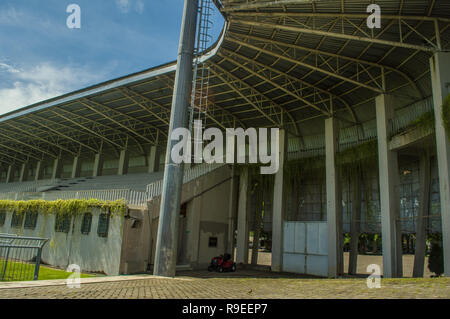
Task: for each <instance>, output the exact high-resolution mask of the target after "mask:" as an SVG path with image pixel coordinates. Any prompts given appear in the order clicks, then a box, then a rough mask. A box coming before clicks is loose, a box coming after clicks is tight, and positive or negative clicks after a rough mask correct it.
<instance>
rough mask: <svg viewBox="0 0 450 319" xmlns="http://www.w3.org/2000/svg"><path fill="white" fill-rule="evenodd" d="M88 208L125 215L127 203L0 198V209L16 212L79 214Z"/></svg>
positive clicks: (122, 201)
mask: <svg viewBox="0 0 450 319" xmlns="http://www.w3.org/2000/svg"><path fill="white" fill-rule="evenodd" d="M90 208H99V209H102V210H104V211H108V212H110V213H111V214H112V215H118V214H120V215H122V216H123V215H125V212H126V209H127V205H126V202H125V201H124V200H117V201H101V200H98V199H69V200H56V201H45V200H29V201H14V200H0V210H6V211H14V212H16V214H24V213H25V212H36V213H41V214H44V215H50V214H56V215H65V214H67V215H71V216H75V215H80V214H83V213H85V212H86V211H87V210H89V209H90Z"/></svg>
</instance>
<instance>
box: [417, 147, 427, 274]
mask: <svg viewBox="0 0 450 319" xmlns="http://www.w3.org/2000/svg"><path fill="white" fill-rule="evenodd" d="M419 184H420V193H419V210H418V213H417V224H416V227H417V228H416V249H415V255H414V269H413V277H416V278H417V277H423V271H424V268H425V253H426V250H427V247H426V240H427V239H426V233H427V230H426V222H425V218H426V217H427V215H428V209H429V207H430V155H429V154H428V152H424V154H422V155H421V156H420V169H419Z"/></svg>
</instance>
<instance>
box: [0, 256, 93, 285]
mask: <svg viewBox="0 0 450 319" xmlns="http://www.w3.org/2000/svg"><path fill="white" fill-rule="evenodd" d="M4 267H5V262H4V261H3V260H0V282H1V281H30V280H33V277H34V264H28V263H18V262H12V261H8V270H7V272H6V275H5V277H4V278H3V280H2V275H3V269H4ZM71 274H72V273H69V272H66V271H64V270H60V269H55V268H50V267H46V266H42V265H41V266H40V269H39V280H53V279H67V278H68V277H69V276H70V275H71ZM90 277H95V275H90V274H81V278H90Z"/></svg>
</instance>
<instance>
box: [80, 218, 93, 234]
mask: <svg viewBox="0 0 450 319" xmlns="http://www.w3.org/2000/svg"><path fill="white" fill-rule="evenodd" d="M91 226H92V214H91V213H85V214H84V215H83V221H82V222H81V233H82V234H83V235H89V233H90V232H91Z"/></svg>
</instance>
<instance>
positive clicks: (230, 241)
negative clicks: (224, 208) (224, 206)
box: [226, 165, 238, 259]
mask: <svg viewBox="0 0 450 319" xmlns="http://www.w3.org/2000/svg"><path fill="white" fill-rule="evenodd" d="M237 186H238V185H237V178H236V176H235V166H234V165H233V167H232V169H231V180H230V196H229V198H230V201H229V206H228V236H227V237H228V238H227V249H226V252H227V253H229V254H230V255H231V258H232V259H234V226H235V222H236V221H235V218H236V207H237V201H236V199H237V196H236V195H237V188H238V187H237Z"/></svg>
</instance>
